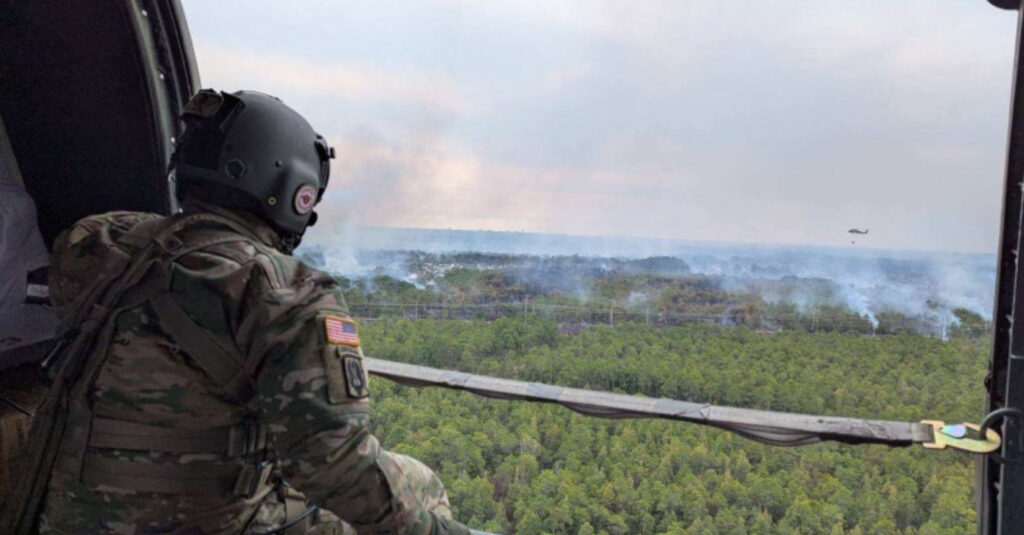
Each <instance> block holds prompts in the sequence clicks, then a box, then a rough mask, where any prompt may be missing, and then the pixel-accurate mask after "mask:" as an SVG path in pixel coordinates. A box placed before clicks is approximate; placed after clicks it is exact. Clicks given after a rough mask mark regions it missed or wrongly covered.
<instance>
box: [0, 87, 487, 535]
mask: <svg viewBox="0 0 1024 535" xmlns="http://www.w3.org/2000/svg"><path fill="white" fill-rule="evenodd" d="M182 118H183V120H184V122H185V132H184V135H183V136H182V138H181V140H180V142H179V143H178V146H177V150H176V152H175V154H174V157H173V159H172V163H171V180H172V184H173V185H174V187H175V189H176V196H177V198H178V199H179V201H180V202H181V204H182V206H183V207H184V210H183V213H180V214H176V215H173V216H171V217H160V216H157V215H153V214H143V213H132V212H114V213H108V214H104V215H99V216H92V217H88V218H85V219H83V220H82V221H79V222H78V223H77V224H75V225H74V226H73V227H72V228H71V229H69V230H68V231H66V232H65V233H64V234H62V235H61V237H59V238H58V240H57V242H56V243H55V245H54V250H53V259H52V264H51V276H50V281H51V294H52V297H53V300H54V304H55V306H56V307H57V309H58V310H59V312H60V313H61V315H62V319H63V322H64V323H63V332H64V333H65V335H64V337H63V340H64V341H65V342H67V345H62V346H59V349H58V350H56V351H55V352H54V353H53V355H54V357H53V359H50V360H52V361H53V362H48V363H47V364H48V365H49V370H50V371H49V373H50V376H51V378H52V379H53V381H54V383H53V387H51V394H52V392H53V391H55V390H58V391H60V392H61V394H59V395H50V396H49V398H48V399H49V401H50V404H49V405H46V402H44V407H43V408H42V409H41V414H42V415H43V416H45V418H44V417H43V416H41V417H40V418H37V421H36V424H37V425H36V427H34V428H33V438H35V439H36V440H37V442H36V445H35V446H32V447H30V448H29V450H30V451H33V450H32V448H33V447H34V448H35V450H37V451H41V452H43V453H40V454H38V455H36V456H35V457H33V460H32V461H30V466H29V467H28V468H27V469H26V472H24V473H33V472H32V470H39V472H41V473H42V474H44V475H42V476H40V477H39V478H36V479H37V480H38V481H36V482H35V483H31V482H29V483H25V484H24V485H23V486H22V487H21V488H19V492H20V493H23V494H24V495H26V496H29V498H27V501H26V500H23V502H22V504H23V505H21V506H17V507H20V510H18V511H15V513H14V515H15V516H18V515H19V514H20V515H21V519H22V520H24V519H25V517H26V516H32V517H33V518H34V519H35V527H34V528H31V529H34V530H38V532H39V533H60V534H71V533H76V534H77V533H90V534H93V533H102V534H119V535H130V534H178V535H185V534H204V535H205V534H210V535H212V534H240V533H246V534H250V533H281V534H286V535H298V534H301V533H314V534H328V533H337V534H341V533H343V532H345V533H351V531H350V530H351V529H353V528H354V530H355V532H358V533H359V534H360V535H363V534H370V533H374V534H378V533H379V534H383V533H388V534H409V535H413V534H416V535H419V534H423V535H427V534H437V535H442V534H455V533H458V534H467V533H470V531H469V530H468V529H467V528H466V527H465V526H463V525H462V524H460V523H458V522H456V521H454V520H452V519H451V513H450V510H449V504H448V499H447V496H446V495H445V491H444V488H443V486H442V484H441V482H440V481H439V480H438V478H437V476H436V475H435V474H434V473H433V472H432V471H431V470H430V469H428V468H427V467H426V466H424V465H422V464H421V463H419V462H418V461H416V460H414V459H411V458H408V457H404V456H402V455H397V454H394V453H390V452H387V451H385V450H383V449H382V448H381V446H380V444H379V443H378V442H377V439H376V438H375V437H374V436H373V435H371V434H370V432H369V431H368V430H367V424H368V420H369V407H368V403H367V398H368V396H369V391H368V389H367V376H366V372H365V370H364V368H363V365H362V350H361V348H360V340H359V335H358V331H357V329H356V325H355V323H354V322H352V321H351V320H350V319H349V317H348V315H347V313H346V305H345V303H344V299H343V297H342V294H341V291H340V290H339V288H338V286H337V284H336V283H335V281H334V280H333V279H332V278H331V277H330V276H328V275H327V274H325V273H323V272H320V271H317V270H315V269H312V268H310V267H309V266H306V265H304V264H303V263H302V262H299V261H297V260H295V259H294V258H292V257H291V256H290V253H291V252H292V250H293V249H294V248H295V247H296V246H297V245H298V243H299V240H300V239H301V237H302V235H303V233H304V231H305V230H306V227H307V226H310V225H312V224H313V223H315V221H316V213H315V212H314V211H313V208H314V206H315V205H316V204H317V203H318V202H319V201H320V199H321V197H322V196H323V192H324V189H325V188H326V186H327V179H328V172H329V159H330V158H332V157H333V156H334V151H333V149H332V148H330V147H329V146H328V145H327V143H326V142H325V140H324V139H323V138H322V137H321V136H319V135H317V134H316V133H315V132H314V131H313V129H312V128H311V127H310V125H309V124H308V123H307V122H306V121H305V119H303V118H302V117H301V116H300V115H299V114H298V113H297V112H295V111H294V110H292V109H291V108H289V107H287V106H285V105H284V104H283V103H281V102H280V101H279V100H278V99H276V98H274V97H271V96H269V95H265V94H262V93H257V92H251V91H240V92H236V93H232V94H228V93H221V92H216V91H212V90H203V91H201V92H199V93H198V94H197V95H195V97H193V98H192V100H191V101H190V102H189V103H188V105H187V106H186V107H185V110H184V113H183V115H182ZM83 340H84V341H83ZM58 398H59V401H54V400H55V399H58ZM42 420H45V421H47V422H50V423H47V424H42V423H41V421H42ZM38 437H44V438H43V439H39V438H38ZM40 459H41V460H40ZM32 463H35V464H34V465H32ZM33 467H34V468H33ZM47 475H48V477H47ZM26 479H32V478H26ZM33 485H34V487H33ZM33 488H34V489H35V490H33ZM33 492H35V493H36V494H35V495H38V498H33V497H32V496H34V495H33ZM33 500H34V501H33ZM24 503H28V505H27V506H24ZM17 507H16V508H17ZM33 511H34V512H33ZM7 514H8V515H10V514H11V513H10V512H9V511H8V513H7ZM337 517H340V518H341V519H344V521H345V522H347V523H348V524H349V525H350V526H351V528H350V527H348V526H343V524H342V523H341V522H340V521H339V520H338V519H337ZM30 523H31V520H30ZM21 525H22V528H21V531H22V532H26V531H24V530H25V528H24V526H25V525H26V524H25V522H22V524H21ZM343 530H344V531H343Z"/></svg>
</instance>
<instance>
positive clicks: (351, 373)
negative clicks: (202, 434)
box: [252, 296, 469, 535]
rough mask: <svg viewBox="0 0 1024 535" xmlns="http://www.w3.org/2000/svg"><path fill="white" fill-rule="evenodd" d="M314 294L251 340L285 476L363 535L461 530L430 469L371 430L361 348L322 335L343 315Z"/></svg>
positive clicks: (262, 405) (261, 404)
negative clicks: (385, 445)
mask: <svg viewBox="0 0 1024 535" xmlns="http://www.w3.org/2000/svg"><path fill="white" fill-rule="evenodd" d="M316 301H317V304H316V305H315V306H313V307H309V306H303V307H298V308H295V309H293V310H292V311H291V312H289V313H288V314H286V315H284V316H282V317H280V318H277V319H276V321H274V322H273V324H271V325H268V326H267V328H266V329H265V330H264V331H263V332H262V333H261V336H260V338H261V339H260V340H257V341H256V343H255V344H254V345H253V348H252V349H253V350H254V351H256V352H258V353H261V355H260V356H259V358H260V360H261V362H262V365H261V367H260V368H259V369H258V370H257V373H256V382H257V389H258V394H257V398H256V403H257V406H258V409H259V410H260V411H261V412H262V413H263V415H264V416H265V418H266V422H267V423H268V424H269V428H270V432H271V434H272V437H273V444H274V448H275V450H276V451H277V452H278V454H279V455H280V464H281V468H282V473H283V475H284V477H285V480H286V481H288V483H289V484H291V485H292V486H294V487H295V488H297V489H298V490H300V491H301V492H303V493H304V494H305V495H306V496H307V498H308V499H309V501H310V502H312V503H315V504H317V505H319V506H320V507H323V508H325V509H328V510H330V511H331V512H333V513H335V514H336V515H338V516H339V517H341V518H342V519H344V520H345V521H346V522H348V523H350V524H351V525H352V526H353V527H355V528H356V530H357V531H358V532H359V533H360V534H361V535H362V534H371V533H373V534H376V533H388V534H393V533H398V534H402V535H444V534H449V533H450V534H468V533H469V530H468V529H467V528H466V527H465V526H463V525H461V524H459V523H458V522H455V521H453V520H451V519H450V518H448V517H447V515H446V514H445V513H447V503H446V502H445V503H444V504H443V505H442V506H439V504H438V503H436V501H434V500H431V499H430V493H431V491H433V492H435V493H436V492H440V495H441V497H442V498H443V487H441V484H440V481H439V480H437V478H436V476H434V475H433V473H432V472H429V470H426V469H425V467H423V468H424V469H425V470H426V472H427V473H426V474H423V473H413V472H416V471H417V470H416V466H417V465H418V463H415V464H410V463H408V462H405V460H406V459H408V458H404V457H403V456H397V455H393V454H391V453H389V452H387V451H385V450H383V449H382V448H381V446H380V444H379V442H378V441H377V439H376V438H375V437H374V436H373V435H372V434H370V432H369V430H368V428H367V424H368V422H369V404H368V401H367V399H366V395H367V391H366V390H365V380H366V376H365V371H364V370H363V368H362V366H361V352H360V350H359V348H358V347H354V346H351V345H346V344H341V343H334V342H332V340H331V339H329V338H330V337H329V335H328V331H327V329H328V328H330V327H331V326H330V322H332V321H336V320H332V319H330V318H345V317H346V316H345V315H344V312H343V311H342V310H341V308H340V307H339V306H337V305H335V306H334V307H332V306H331V302H332V299H330V298H329V296H327V298H320V299H317V300H316ZM339 302H340V300H339ZM358 374H362V375H361V377H360V376H357V375H358ZM418 466H420V467H422V465H418ZM424 486H427V487H431V486H436V488H434V489H431V488H423V487H424Z"/></svg>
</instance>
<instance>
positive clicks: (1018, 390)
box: [978, 0, 1024, 535]
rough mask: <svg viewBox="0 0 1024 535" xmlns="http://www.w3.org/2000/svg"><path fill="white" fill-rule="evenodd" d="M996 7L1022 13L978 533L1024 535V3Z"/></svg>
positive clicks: (1009, 0) (997, 1)
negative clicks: (997, 437) (995, 436)
mask: <svg viewBox="0 0 1024 535" xmlns="http://www.w3.org/2000/svg"><path fill="white" fill-rule="evenodd" d="M989 2H990V3H992V4H993V5H995V6H997V7H1001V8H1005V9H1016V10H1018V21H1017V48H1016V58H1015V60H1014V74H1013V97H1012V98H1013V100H1012V102H1011V105H1010V125H1009V142H1008V149H1007V159H1006V183H1005V184H1006V185H1005V189H1004V198H1003V216H1002V233H1001V238H1000V242H999V268H998V269H999V272H998V273H999V274H998V276H997V279H996V304H995V311H994V313H993V314H992V317H993V320H994V322H995V336H994V345H993V352H992V360H991V363H990V365H991V368H990V371H989V375H988V377H987V378H986V380H985V383H986V387H987V388H988V414H989V415H990V416H989V417H988V418H986V422H984V423H987V424H991V425H993V426H994V427H996V428H998V427H997V426H999V425H1002V436H1003V445H1002V449H1001V451H1000V452H999V455H988V456H986V457H985V458H984V459H983V460H982V467H981V469H980V473H979V476H980V477H979V479H980V482H979V485H978V492H979V504H978V518H979V533H981V534H982V535H1015V534H1019V533H1024V458H1021V454H1020V452H1021V449H1022V447H1024V443H1022V442H1024V435H1022V433H1024V412H1022V411H1024V265H1022V264H1021V258H1020V251H1021V246H1024V236H1022V234H1021V232H1022V231H1024V226H1022V224H1021V217H1022V216H1024V195H1022V190H1021V187H1022V185H1024V70H1022V68H1021V67H1022V65H1021V61H1022V60H1024V33H1022V32H1024V11H1022V10H1021V9H1020V8H1021V2H1020V0H989Z"/></svg>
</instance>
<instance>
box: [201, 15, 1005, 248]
mask: <svg viewBox="0 0 1024 535" xmlns="http://www.w3.org/2000/svg"><path fill="white" fill-rule="evenodd" d="M551 4H552V3H523V2H486V3H462V2H455V1H439V2H433V3H426V2H417V3H411V2H392V3H389V2H384V3H378V2H375V3H373V4H361V3H348V2H315V3H313V2H311V3H303V4H302V5H301V7H298V6H295V5H291V4H280V3H277V2H266V1H262V0H261V1H257V2H246V3H233V2H216V3H214V2H208V3H200V2H196V1H186V2H185V7H186V12H187V14H188V15H189V19H190V24H191V27H192V32H193V37H194V38H195V41H196V48H197V55H198V59H199V63H200V68H201V71H202V75H203V78H204V82H206V83H207V84H208V85H215V86H219V87H243V86H249V87H256V88H259V89H262V90H265V91H268V92H271V93H275V94H279V95H280V96H282V97H283V98H284V99H285V101H286V102H289V103H290V104H292V105H294V106H296V107H297V108H298V109H300V111H302V112H303V113H304V114H306V115H307V116H309V117H310V118H311V120H312V122H313V123H314V124H315V125H316V126H317V128H318V129H320V130H323V131H325V133H327V134H329V136H330V137H331V138H332V139H334V140H335V141H336V143H337V144H338V148H339V150H340V154H341V157H340V158H339V160H338V161H337V165H336V166H335V171H334V176H335V182H334V185H335V186H338V185H339V184H340V185H341V188H340V189H337V188H335V191H332V192H330V193H329V197H328V201H327V203H328V204H327V205H325V207H324V209H323V210H322V211H323V212H324V215H325V216H326V217H325V218H324V219H325V220H327V221H329V220H330V219H331V218H332V217H333V218H336V219H339V220H340V219H346V220H350V221H351V220H356V221H358V222H360V223H363V224H374V225H396V226H433V227H442V228H444V227H456V228H489V229H503V230H532V231H548V232H568V233H579V234H591V235H596V234H610V235H636V236H656V237H671V238H681V239H701V240H715V241H757V242H773V243H814V244H824V245H848V242H849V237H848V236H847V235H846V234H845V231H846V229H847V228H849V227H851V226H862V227H863V226H867V227H870V228H872V233H871V235H869V236H867V237H864V238H862V241H863V242H864V243H865V244H867V245H870V246H873V247H890V248H913V249H941V250H970V251H991V250H993V249H994V247H995V242H996V239H997V233H998V231H997V228H996V225H997V223H998V216H999V205H998V202H999V198H1000V188H1001V183H1002V178H1001V172H1002V169H1001V167H1002V160H1003V155H1002V153H1003V150H1004V144H1005V123H1006V113H1007V103H1008V92H1009V74H1010V69H1011V66H1012V64H1011V62H1012V58H1011V50H1012V44H1013V26H1014V22H1015V21H1014V17H1013V16H1012V15H1010V14H1007V13H1005V12H1001V11H999V10H996V9H993V8H990V7H988V6H986V5H984V4H983V3H982V4H977V3H972V4H963V5H961V4H956V3H951V2H947V3H942V4H936V3H934V2H925V1H914V2H899V3H895V2H882V1H876V2H857V3H850V2H838V1H837V2H816V3H784V2H759V3H756V4H753V3H745V4H736V3H728V4H710V3H708V4H707V5H704V3H696V2H686V3H683V2H652V3H646V2H645V3H639V4H638V3H635V2H604V1H601V2H591V1H586V2H584V1H582V0H581V1H577V2H560V3H557V4H554V5H551Z"/></svg>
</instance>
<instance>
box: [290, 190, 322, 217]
mask: <svg viewBox="0 0 1024 535" xmlns="http://www.w3.org/2000/svg"><path fill="white" fill-rule="evenodd" d="M316 197H317V189H316V188H314V187H313V186H310V185H309V184H303V185H302V186H300V187H299V189H298V191H296V192H295V212H296V213H298V214H300V215H305V214H308V213H310V212H312V211H313V206H315V205H316V200H317V199H316Z"/></svg>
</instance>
